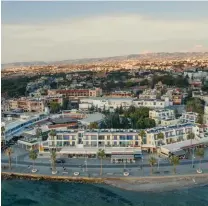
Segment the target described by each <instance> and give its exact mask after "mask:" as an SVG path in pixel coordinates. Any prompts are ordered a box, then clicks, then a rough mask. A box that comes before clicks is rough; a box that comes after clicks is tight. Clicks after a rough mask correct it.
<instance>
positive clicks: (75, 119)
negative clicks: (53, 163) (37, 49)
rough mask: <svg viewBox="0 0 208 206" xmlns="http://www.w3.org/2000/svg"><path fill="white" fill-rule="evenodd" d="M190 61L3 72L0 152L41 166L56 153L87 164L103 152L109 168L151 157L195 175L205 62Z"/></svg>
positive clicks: (206, 109) (206, 87)
mask: <svg viewBox="0 0 208 206" xmlns="http://www.w3.org/2000/svg"><path fill="white" fill-rule="evenodd" d="M195 61H196V64H194V62H193V61H189V63H191V67H186V68H184V67H180V68H179V67H177V68H176V67H175V68H173V67H172V66H171V65H169V64H168V63H167V62H163V63H159V65H158V64H155V63H151V64H148V63H146V66H145V67H143V66H142V67H141V68H140V67H139V64H137V66H136V67H135V68H134V67H128V66H127V64H123V65H122V66H121V65H117V66H116V67H118V69H116V68H114V69H112V70H111V69H110V67H108V69H104V70H103V68H102V67H95V68H96V69H95V70H91V69H90V70H89V71H86V70H85V69H84V70H82V71H77V70H76V71H73V72H72V71H70V72H69V71H68V70H64V69H60V68H59V69H58V71H59V73H58V72H54V73H57V74H52V72H51V71H52V70H51V69H50V74H47V72H46V73H45V72H43V73H42V74H41V75H39V74H37V73H38V70H35V69H34V68H30V70H31V72H34V73H36V75H34V76H33V77H32V79H30V78H28V79H22V81H21V77H19V79H17V80H15V79H12V80H10V79H7V78H4V77H5V76H6V75H7V74H8V75H9V74H10V73H9V72H13V73H15V71H14V70H12V69H10V70H6V71H3V72H2V73H3V75H2V77H3V79H2V99H1V113H2V117H1V122H2V123H1V131H2V135H1V142H2V144H1V149H2V151H7V150H8V148H11V147H14V148H21V150H23V151H25V152H30V151H31V150H32V151H33V150H37V151H38V156H37V158H38V159H42V160H44V159H50V154H51V152H52V151H55V152H56V155H57V157H58V160H60V161H63V162H65V161H68V160H69V159H74V158H75V159H76V160H77V161H78V162H79V161H82V159H83V158H84V159H86V158H87V159H88V161H89V162H90V161H91V160H93V159H96V158H97V157H98V153H99V151H102V152H104V153H105V157H106V161H109V164H119V163H124V162H125V163H126V164H129V165H132V164H141V161H142V162H143V160H144V161H145V157H146V158H148V157H151V155H152V154H154V158H155V161H160V160H165V159H167V158H170V157H173V156H174V157H177V158H179V159H180V160H181V161H186V160H191V161H192V166H193V168H194V159H195V156H197V153H196V151H197V150H198V149H201V148H206V147H207V145H208V65H207V64H208V62H207V60H203V61H201V64H200V66H199V65H198V63H197V62H198V60H195ZM187 62H188V61H187ZM187 62H186V64H187ZM129 64H130V63H129ZM184 64H185V63H184ZM147 65H148V66H147ZM153 65H154V66H153ZM124 67H125V68H127V67H128V69H123V68H124ZM138 67H139V68H138ZM50 68H51V67H50ZM98 68H100V69H98ZM17 71H18V74H20V73H21V72H23V73H24V72H27V71H26V70H24V69H23V70H21V69H18V70H17ZM7 72H8V73H7ZM4 75H5V76H4ZM23 78H25V77H23ZM15 81H16V82H15ZM206 152H207V150H206V149H205V154H206ZM205 154H204V155H205ZM58 160H57V161H58ZM22 161H23V160H22ZM146 161H148V160H147V159H146ZM85 164H86V160H85ZM199 172H200V171H199Z"/></svg>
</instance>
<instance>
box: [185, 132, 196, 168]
mask: <svg viewBox="0 0 208 206" xmlns="http://www.w3.org/2000/svg"><path fill="white" fill-rule="evenodd" d="M194 138H195V134H194V133H193V132H189V133H188V135H187V139H190V141H191V147H192V140H193V139H194ZM193 160H194V148H192V167H193V162H194V161H193Z"/></svg>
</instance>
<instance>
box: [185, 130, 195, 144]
mask: <svg viewBox="0 0 208 206" xmlns="http://www.w3.org/2000/svg"><path fill="white" fill-rule="evenodd" d="M194 138H195V134H194V133H193V132H189V133H188V135H187V139H189V140H191V145H192V140H193V139H194Z"/></svg>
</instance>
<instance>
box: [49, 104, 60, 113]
mask: <svg viewBox="0 0 208 206" xmlns="http://www.w3.org/2000/svg"><path fill="white" fill-rule="evenodd" d="M60 109H61V106H60V104H59V103H57V102H50V110H51V113H57V112H59V111H60Z"/></svg>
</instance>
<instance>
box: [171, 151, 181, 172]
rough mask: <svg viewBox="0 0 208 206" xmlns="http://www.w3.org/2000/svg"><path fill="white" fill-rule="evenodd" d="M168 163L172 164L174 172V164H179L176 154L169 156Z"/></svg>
mask: <svg viewBox="0 0 208 206" xmlns="http://www.w3.org/2000/svg"><path fill="white" fill-rule="evenodd" d="M170 163H171V164H172V165H173V172H174V174H176V165H179V163H180V162H179V157H177V156H174V155H173V156H171V157H170Z"/></svg>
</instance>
